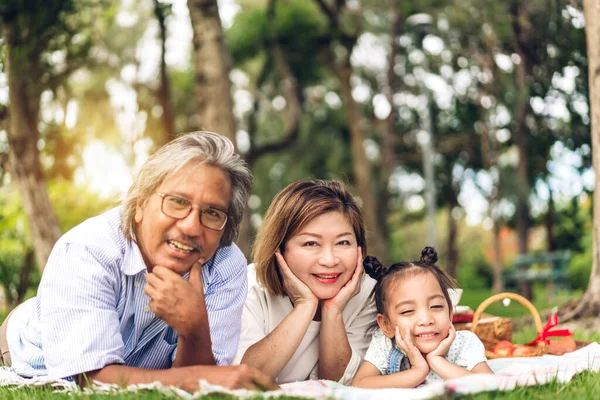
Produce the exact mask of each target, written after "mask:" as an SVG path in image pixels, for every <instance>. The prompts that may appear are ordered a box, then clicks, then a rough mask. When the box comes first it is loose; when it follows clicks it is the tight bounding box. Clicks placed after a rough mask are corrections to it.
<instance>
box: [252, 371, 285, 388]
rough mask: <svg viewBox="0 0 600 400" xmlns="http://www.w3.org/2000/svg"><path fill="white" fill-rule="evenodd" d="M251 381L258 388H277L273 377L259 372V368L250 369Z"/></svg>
mask: <svg viewBox="0 0 600 400" xmlns="http://www.w3.org/2000/svg"><path fill="white" fill-rule="evenodd" d="M252 371H253V372H252V381H253V383H254V384H255V385H256V386H258V388H259V390H278V389H279V386H278V385H277V384H276V383H275V381H274V380H273V378H271V377H270V376H268V375H267V374H264V373H262V372H260V371H259V370H256V369H254V370H252Z"/></svg>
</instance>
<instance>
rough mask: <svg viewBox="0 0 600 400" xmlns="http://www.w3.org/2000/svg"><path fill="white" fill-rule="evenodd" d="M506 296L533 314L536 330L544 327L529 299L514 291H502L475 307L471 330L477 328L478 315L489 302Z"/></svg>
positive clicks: (539, 330)
mask: <svg viewBox="0 0 600 400" xmlns="http://www.w3.org/2000/svg"><path fill="white" fill-rule="evenodd" d="M507 297H508V298H509V299H512V300H515V301H518V302H519V303H521V304H522V305H523V306H525V308H527V309H528V310H529V312H530V313H531V315H532V316H533V322H534V323H535V328H536V329H537V331H538V332H541V331H542V329H544V327H543V326H542V318H541V317H540V313H539V312H538V310H537V309H536V308H535V306H534V305H533V304H531V302H530V301H529V300H527V299H526V298H525V297H523V296H521V295H519V294H516V293H510V292H504V293H498V294H495V295H493V296H491V297H489V298H488V299H486V300H484V301H483V302H482V303H481V304H480V305H479V307H477V310H475V313H473V322H472V323H471V332H475V329H476V328H477V324H478V323H479V317H481V313H483V311H484V310H485V309H486V308H487V307H488V306H489V305H490V304H492V303H495V302H496V301H500V300H503V299H505V298H507Z"/></svg>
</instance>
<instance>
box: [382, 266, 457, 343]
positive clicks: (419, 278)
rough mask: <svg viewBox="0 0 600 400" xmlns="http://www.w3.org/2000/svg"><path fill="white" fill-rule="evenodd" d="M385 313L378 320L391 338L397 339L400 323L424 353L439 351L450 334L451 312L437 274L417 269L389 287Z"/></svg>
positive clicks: (403, 330) (402, 328)
mask: <svg viewBox="0 0 600 400" xmlns="http://www.w3.org/2000/svg"><path fill="white" fill-rule="evenodd" d="M385 310H386V312H385V315H382V314H379V315H378V318H377V321H378V323H379V325H380V327H381V329H382V331H383V332H384V333H385V335H386V336H387V337H389V338H394V332H395V328H396V326H398V328H399V329H400V332H402V334H403V335H404V333H405V332H407V331H408V332H410V333H411V334H410V336H411V339H412V342H413V343H414V344H415V346H417V348H418V349H419V351H421V353H423V354H428V353H430V352H431V351H433V350H435V349H436V348H437V347H438V345H439V344H440V342H441V341H442V340H444V339H445V338H447V337H448V332H449V330H450V325H451V311H450V309H449V307H448V303H447V300H446V297H445V296H444V294H443V292H442V288H441V287H440V284H439V282H438V280H437V279H436V278H435V276H434V275H433V274H432V273H430V272H417V273H415V274H414V275H412V276H411V275H409V276H405V277H403V278H401V279H399V281H398V282H395V283H392V284H390V286H389V295H388V298H387V300H386V307H385Z"/></svg>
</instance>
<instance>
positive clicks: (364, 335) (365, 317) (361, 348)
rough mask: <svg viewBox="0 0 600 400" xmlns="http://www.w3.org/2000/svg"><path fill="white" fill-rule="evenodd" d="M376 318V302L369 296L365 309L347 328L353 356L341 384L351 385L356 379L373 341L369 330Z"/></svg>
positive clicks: (364, 304)
mask: <svg viewBox="0 0 600 400" xmlns="http://www.w3.org/2000/svg"><path fill="white" fill-rule="evenodd" d="M376 316H377V309H376V307H375V301H374V300H373V299H372V297H371V296H368V297H367V300H366V301H365V302H364V303H363V309H362V310H361V311H360V313H359V314H358V315H357V316H356V318H355V319H354V321H352V324H350V326H348V327H346V333H347V335H348V342H349V343H350V348H351V349H352V355H351V357H350V361H349V362H348V365H347V366H346V370H345V371H344V375H343V376H342V377H341V378H340V380H339V382H340V383H341V384H344V385H350V384H351V383H352V380H353V379H354V375H356V372H358V368H359V367H360V364H362V361H363V357H364V355H365V352H366V351H367V348H368V347H369V342H370V341H371V335H370V334H369V332H370V329H369V328H371V327H372V326H373V323H374V322H375V320H376Z"/></svg>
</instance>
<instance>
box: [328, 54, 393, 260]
mask: <svg viewBox="0 0 600 400" xmlns="http://www.w3.org/2000/svg"><path fill="white" fill-rule="evenodd" d="M323 55H324V58H325V62H326V64H327V65H328V66H329V67H330V68H331V70H332V71H333V73H334V75H335V76H336V78H337V80H338V83H339V85H340V92H341V94H342V102H343V104H344V113H345V116H346V122H347V123H348V129H349V130H350V137H351V144H350V145H351V151H352V168H353V172H354V179H355V184H356V189H357V190H358V194H359V196H360V198H361V200H362V210H363V213H364V216H365V223H366V230H367V242H368V244H369V249H370V250H369V253H370V254H374V255H376V256H377V257H378V258H381V259H384V260H385V259H387V258H388V256H387V254H388V253H387V246H386V240H385V238H384V235H383V229H382V227H381V225H380V224H379V222H378V220H377V212H376V211H375V207H376V203H375V199H374V196H373V188H372V187H371V183H372V182H373V176H372V173H371V165H370V164H369V160H367V156H366V154H365V149H364V147H363V146H364V142H365V133H364V130H363V128H362V126H361V118H360V110H359V106H358V103H357V102H356V100H354V98H353V97H352V85H351V84H350V77H351V76H352V67H351V66H350V56H349V55H348V57H347V59H346V60H345V62H344V63H343V65H340V64H339V63H337V62H336V61H335V60H334V55H333V54H332V50H331V48H329V47H326V48H324V49H323Z"/></svg>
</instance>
